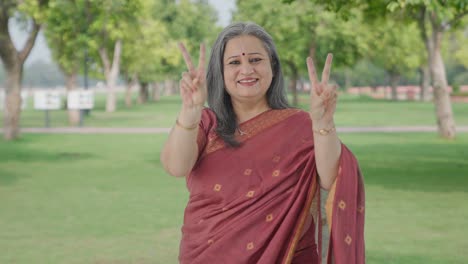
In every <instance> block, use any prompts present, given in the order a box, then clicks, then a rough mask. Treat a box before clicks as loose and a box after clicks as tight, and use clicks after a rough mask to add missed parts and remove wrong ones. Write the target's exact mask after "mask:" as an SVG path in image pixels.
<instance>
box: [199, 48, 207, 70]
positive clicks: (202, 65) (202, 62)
mask: <svg viewBox="0 0 468 264" xmlns="http://www.w3.org/2000/svg"><path fill="white" fill-rule="evenodd" d="M205 53H206V48H205V43H202V44H200V58H199V59H198V70H199V73H202V74H204V73H205ZM200 77H201V76H200Z"/></svg>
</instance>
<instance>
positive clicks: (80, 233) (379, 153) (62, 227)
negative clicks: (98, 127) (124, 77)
mask: <svg viewBox="0 0 468 264" xmlns="http://www.w3.org/2000/svg"><path fill="white" fill-rule="evenodd" d="M167 124H169V123H167ZM135 125H136V124H135ZM165 138H166V135H164V134H156V135H48V134H47V135H46V134H23V135H22V137H21V139H20V140H19V141H17V142H5V141H0V263H15V264H23V263H24V264H26V263H28V264H29V263H35V264H42V263H44V264H46V263H47V264H50V263H67V264H74V263H80V264H82V263H100V264H104V263H177V252H178V240H179V238H180V225H181V223H182V217H183V210H184V206H185V204H186V202H187V196H188V193H187V191H186V189H185V182H184V180H183V179H175V178H172V177H169V176H167V175H166V174H165V173H164V172H163V170H162V167H161V164H160V162H159V158H158V157H159V151H160V149H161V145H162V143H163V141H164V140H165ZM341 138H342V140H343V141H344V142H345V143H346V144H347V145H348V146H349V147H350V148H351V149H352V150H353V151H354V153H355V154H356V156H357V158H358V159H359V161H360V166H361V169H362V171H363V174H364V177H365V184H366V198H367V199H366V200H367V211H366V248H367V259H368V263H385V264H397V263H398V264H400V263H405V264H420V263H425V264H440V263H453V264H458V263H459V264H462V263H468V251H467V250H466V249H467V248H468V240H467V239H466V237H467V236H468V229H467V228H465V225H466V219H468V204H467V203H466V201H468V188H467V187H466V186H468V177H467V176H468V134H466V133H465V134H459V135H458V137H457V139H456V140H455V141H444V140H441V139H438V138H437V136H436V135H435V134H433V133H398V134H397V133H395V134H377V133H376V134H343V135H341Z"/></svg>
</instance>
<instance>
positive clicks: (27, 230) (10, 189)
mask: <svg viewBox="0 0 468 264" xmlns="http://www.w3.org/2000/svg"><path fill="white" fill-rule="evenodd" d="M233 21H253V22H256V23H258V24H259V25H261V26H263V27H264V28H265V29H266V30H267V31H268V32H269V33H270V34H271V36H272V37H273V39H274V41H275V43H276V45H277V49H278V53H279V55H280V59H281V63H282V67H283V71H284V74H285V77H286V80H285V87H286V89H287V93H288V97H289V99H290V103H291V105H293V106H296V107H300V108H302V109H304V110H307V109H308V106H309V97H308V93H309V91H310V83H309V80H308V76H307V68H306V64H305V59H306V57H307V56H311V57H313V58H314V61H315V62H316V66H317V68H318V70H319V71H321V67H322V65H324V60H325V58H326V54H327V53H329V52H332V53H333V54H334V59H333V66H332V72H331V77H330V79H331V82H333V83H335V84H337V85H338V89H339V101H338V106H337V111H336V115H335V122H336V124H337V130H338V133H339V134H340V139H341V140H342V141H343V142H344V143H345V144H347V145H348V146H349V147H350V148H351V149H352V150H353V152H354V153H355V155H356V157H357V158H358V160H359V163H360V167H361V170H362V172H363V175H364V178H365V185H366V197H367V206H366V210H367V211H366V254H367V259H368V263H389V264H390V263H392V264H393V263H395V264H396V263H414V264H416V263H418V264H419V263H426V264H427V263H434V264H436V263H437V264H439V263H460V264H462V263H468V252H467V251H466V248H468V240H466V237H467V236H468V231H467V230H468V229H467V228H465V225H466V219H468V205H467V204H466V201H467V200H468V187H466V186H468V133H467V132H468V70H467V69H468V0H453V1H441V0H412V1H408V0H377V1H375V0H374V1H371V0H349V1H332V0H283V1H275V0H262V1H245V0H227V1H221V0H193V1H190V0H177V1H176V0H25V1H16V0H0V58H1V62H2V67H0V110H1V113H2V119H1V120H2V121H1V123H0V131H1V132H2V134H3V139H2V140H0V263H178V261H177V255H178V243H179V239H180V227H181V225H182V220H183V211H184V208H185V205H186V202H187V199H188V192H187V190H186V187H185V181H184V180H183V179H175V178H172V177H170V176H168V175H167V174H166V173H165V172H164V170H163V168H162V166H161V164H160V161H159V154H160V150H161V147H162V144H163V142H164V141H165V139H166V137H167V132H168V130H169V128H170V127H172V126H173V124H174V120H175V119H176V117H177V114H178V111H179V108H180V103H181V102H180V99H179V95H178V93H179V91H178V82H179V78H180V75H181V73H182V72H183V71H185V70H186V65H185V63H184V61H183V59H182V56H181V53H180V51H179V50H178V47H177V43H179V42H183V43H184V44H185V45H186V46H187V48H188V50H189V52H190V54H191V55H192V59H193V60H194V64H197V63H198V62H197V59H198V48H199V44H200V43H201V42H204V43H206V45H207V48H208V50H209V48H210V47H211V45H212V44H213V42H214V40H215V38H216V36H217V34H218V33H219V32H220V31H221V30H222V29H223V27H225V26H227V25H228V24H229V23H231V22H233ZM208 56H209V54H207V57H208ZM278 137H279V138H281V135H279V136H278Z"/></svg>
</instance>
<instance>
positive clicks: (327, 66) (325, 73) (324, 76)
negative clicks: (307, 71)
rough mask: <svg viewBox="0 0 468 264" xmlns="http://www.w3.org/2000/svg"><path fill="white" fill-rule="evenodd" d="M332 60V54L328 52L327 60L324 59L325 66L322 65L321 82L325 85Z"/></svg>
mask: <svg viewBox="0 0 468 264" xmlns="http://www.w3.org/2000/svg"><path fill="white" fill-rule="evenodd" d="M332 61H333V54H331V53H328V55H327V60H326V61H325V67H323V72H322V83H323V84H325V85H326V84H327V83H328V79H329V78H330V69H331V64H332Z"/></svg>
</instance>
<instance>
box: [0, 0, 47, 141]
mask: <svg viewBox="0 0 468 264" xmlns="http://www.w3.org/2000/svg"><path fill="white" fill-rule="evenodd" d="M47 4H48V0H26V1H15V0H3V1H1V2H0V58H1V60H2V62H3V67H4V69H5V72H6V85H5V86H6V102H5V108H4V112H3V129H4V138H5V139H6V140H13V139H16V138H18V136H19V132H20V131H19V120H20V115H21V81H22V75H23V65H24V62H25V61H26V58H27V57H28V55H29V53H30V52H31V49H32V48H33V46H34V42H35V41H36V37H37V34H38V33H39V30H40V28H41V23H42V22H43V21H44V18H45V16H46V12H45V10H46V8H47ZM15 17H19V18H21V19H22V20H23V21H24V22H25V23H26V25H27V26H28V28H29V36H28V38H27V40H26V42H25V44H24V46H23V47H22V48H21V49H20V50H17V49H16V47H15V45H14V44H13V41H12V39H11V36H10V33H9V31H8V22H9V21H10V19H15Z"/></svg>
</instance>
